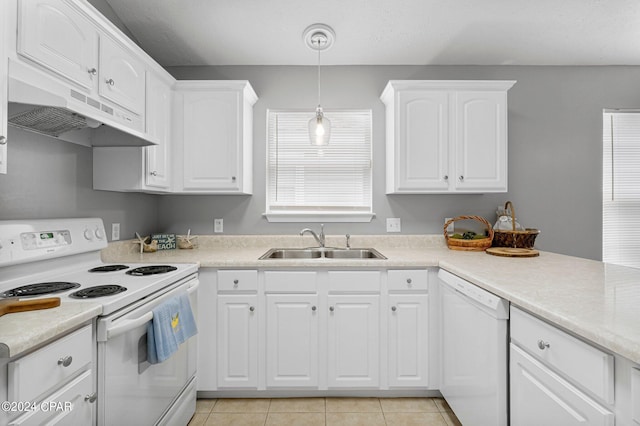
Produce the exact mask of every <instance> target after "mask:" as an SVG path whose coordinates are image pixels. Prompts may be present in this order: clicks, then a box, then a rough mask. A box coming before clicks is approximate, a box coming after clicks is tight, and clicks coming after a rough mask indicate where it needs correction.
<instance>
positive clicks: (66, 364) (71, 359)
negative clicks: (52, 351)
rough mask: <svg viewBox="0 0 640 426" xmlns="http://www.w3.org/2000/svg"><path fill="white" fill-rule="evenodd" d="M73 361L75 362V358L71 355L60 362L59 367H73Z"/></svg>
mask: <svg viewBox="0 0 640 426" xmlns="http://www.w3.org/2000/svg"><path fill="white" fill-rule="evenodd" d="M71 361H73V357H72V356H71V355H67V356H65V357H62V358H60V359H59V360H58V365H62V366H63V367H68V366H70V365H71Z"/></svg>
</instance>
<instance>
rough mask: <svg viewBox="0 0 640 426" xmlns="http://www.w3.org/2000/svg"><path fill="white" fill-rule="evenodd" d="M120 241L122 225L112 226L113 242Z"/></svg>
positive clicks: (113, 224) (114, 224) (115, 224)
mask: <svg viewBox="0 0 640 426" xmlns="http://www.w3.org/2000/svg"><path fill="white" fill-rule="evenodd" d="M119 239H120V224H119V223H112V224H111V241H118V240H119Z"/></svg>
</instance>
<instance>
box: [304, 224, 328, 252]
mask: <svg viewBox="0 0 640 426" xmlns="http://www.w3.org/2000/svg"><path fill="white" fill-rule="evenodd" d="M306 233H309V234H311V235H313V238H315V239H316V241H317V242H318V245H319V246H320V247H324V224H321V225H320V235H318V234H316V232H315V231H314V230H313V229H311V228H304V229H303V230H302V231H300V235H301V236H302V235H304V234H306Z"/></svg>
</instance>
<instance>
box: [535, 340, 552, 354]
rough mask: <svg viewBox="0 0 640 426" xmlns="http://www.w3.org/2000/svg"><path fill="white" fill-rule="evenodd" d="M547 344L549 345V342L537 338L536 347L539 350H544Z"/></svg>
mask: <svg viewBox="0 0 640 426" xmlns="http://www.w3.org/2000/svg"><path fill="white" fill-rule="evenodd" d="M549 346H550V345H549V343H548V342H545V341H544V340H538V348H539V349H540V350H541V351H544V350H545V349H547V348H548V347H549Z"/></svg>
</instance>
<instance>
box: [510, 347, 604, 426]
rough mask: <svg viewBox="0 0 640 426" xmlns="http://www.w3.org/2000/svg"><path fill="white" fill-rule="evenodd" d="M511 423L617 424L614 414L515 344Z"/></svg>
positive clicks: (513, 350) (532, 424)
mask: <svg viewBox="0 0 640 426" xmlns="http://www.w3.org/2000/svg"><path fill="white" fill-rule="evenodd" d="M510 355H511V361H510V363H511V368H510V374H511V424H512V425H514V426H521V425H531V426H535V425H547V426H554V425H557V426H570V425H594V426H595V425H602V426H607V425H613V424H614V414H613V413H612V412H610V411H609V410H607V409H606V408H604V407H602V406H601V405H600V404H598V403H596V402H595V401H594V400H593V399H591V398H589V397H588V396H586V395H585V394H584V393H582V392H581V391H580V390H578V389H577V388H576V387H575V386H573V385H571V383H569V382H568V381H566V380H564V379H563V378H562V377H560V376H559V375H558V374H556V373H554V372H553V371H551V370H550V369H549V368H548V367H546V366H544V365H543V364H542V363H540V362H538V361H537V360H536V359H534V358H533V357H532V356H530V355H528V354H527V353H526V352H525V351H523V350H522V349H520V348H519V347H517V346H515V345H514V344H511V351H510Z"/></svg>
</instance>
